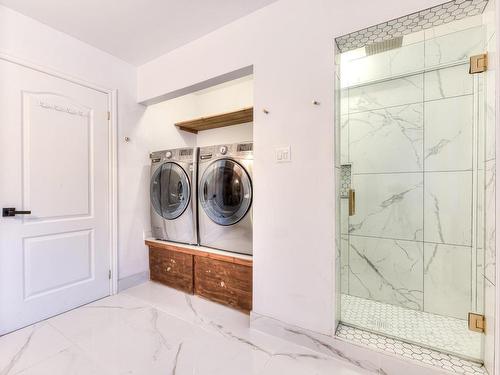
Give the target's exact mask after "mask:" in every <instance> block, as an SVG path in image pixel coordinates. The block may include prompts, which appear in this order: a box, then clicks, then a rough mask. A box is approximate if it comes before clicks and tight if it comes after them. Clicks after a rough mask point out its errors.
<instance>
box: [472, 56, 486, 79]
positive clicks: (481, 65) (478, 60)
mask: <svg viewBox="0 0 500 375" xmlns="http://www.w3.org/2000/svg"><path fill="white" fill-rule="evenodd" d="M486 70H488V54H487V53H482V54H480V55H475V56H471V57H470V65H469V73H470V74H476V73H482V72H485V71H486Z"/></svg>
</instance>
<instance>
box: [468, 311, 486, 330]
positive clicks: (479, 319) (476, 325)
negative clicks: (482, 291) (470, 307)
mask: <svg viewBox="0 0 500 375" xmlns="http://www.w3.org/2000/svg"><path fill="white" fill-rule="evenodd" d="M468 320H469V329H470V330H471V331H474V332H484V330H485V329H486V320H485V318H484V315H481V314H475V313H471V312H470V313H469V319H468Z"/></svg>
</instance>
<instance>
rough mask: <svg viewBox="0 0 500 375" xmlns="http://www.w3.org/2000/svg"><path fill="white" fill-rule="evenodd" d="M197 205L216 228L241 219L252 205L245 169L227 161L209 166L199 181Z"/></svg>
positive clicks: (219, 161)
mask: <svg viewBox="0 0 500 375" xmlns="http://www.w3.org/2000/svg"><path fill="white" fill-rule="evenodd" d="M200 203H201V206H202V207H203V210H204V211H205V213H206V214H207V215H208V217H209V218H210V219H212V221H214V222H215V223H217V224H219V225H233V224H236V223H237V222H238V221H240V220H241V219H243V217H244V216H245V215H246V213H247V212H248V210H249V209H250V206H251V204H252V182H251V180H250V176H249V175H248V173H247V172H246V170H245V168H243V167H242V166H241V165H240V164H238V163H237V162H235V161H234V160H230V159H220V160H217V161H215V162H213V163H212V164H210V165H209V166H208V168H207V169H206V170H205V173H203V176H202V178H201V182H200Z"/></svg>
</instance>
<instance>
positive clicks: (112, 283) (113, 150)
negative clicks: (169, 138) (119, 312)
mask: <svg viewBox="0 0 500 375" xmlns="http://www.w3.org/2000/svg"><path fill="white" fill-rule="evenodd" d="M0 60H4V61H7V62H10V63H14V64H17V65H20V66H23V67H25V68H28V69H32V70H36V71H38V72H41V73H45V74H48V75H51V76H53V77H56V78H59V79H63V80H65V81H68V82H71V83H74V84H77V85H80V86H83V87H86V88H89V89H92V90H95V91H99V92H102V93H104V94H106V95H107V96H108V111H109V113H110V119H109V128H108V135H109V138H108V146H109V154H108V244H109V249H110V252H109V256H110V263H109V264H110V271H111V278H110V279H109V295H113V294H116V293H118V121H117V118H118V117H117V109H118V107H117V98H118V90H117V89H108V88H104V87H102V86H100V85H96V84H94V83H91V82H88V81H86V80H83V79H80V78H76V77H73V76H70V75H68V74H65V73H62V72H60V71H57V70H55V69H52V68H48V67H46V66H41V65H38V64H36V63H34V62H31V61H27V60H24V59H22V58H18V57H14V56H11V55H8V54H5V53H2V52H0Z"/></svg>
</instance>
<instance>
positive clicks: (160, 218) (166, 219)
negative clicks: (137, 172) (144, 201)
mask: <svg viewBox="0 0 500 375" xmlns="http://www.w3.org/2000/svg"><path fill="white" fill-rule="evenodd" d="M150 158H151V184H150V198H151V231H152V235H153V237H154V238H156V239H159V240H167V241H174V242H180V243H186V244H197V243H198V231H197V225H196V207H197V204H196V172H197V164H198V149H197V148H179V149H173V150H163V151H155V152H152V153H151V155H150Z"/></svg>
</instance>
